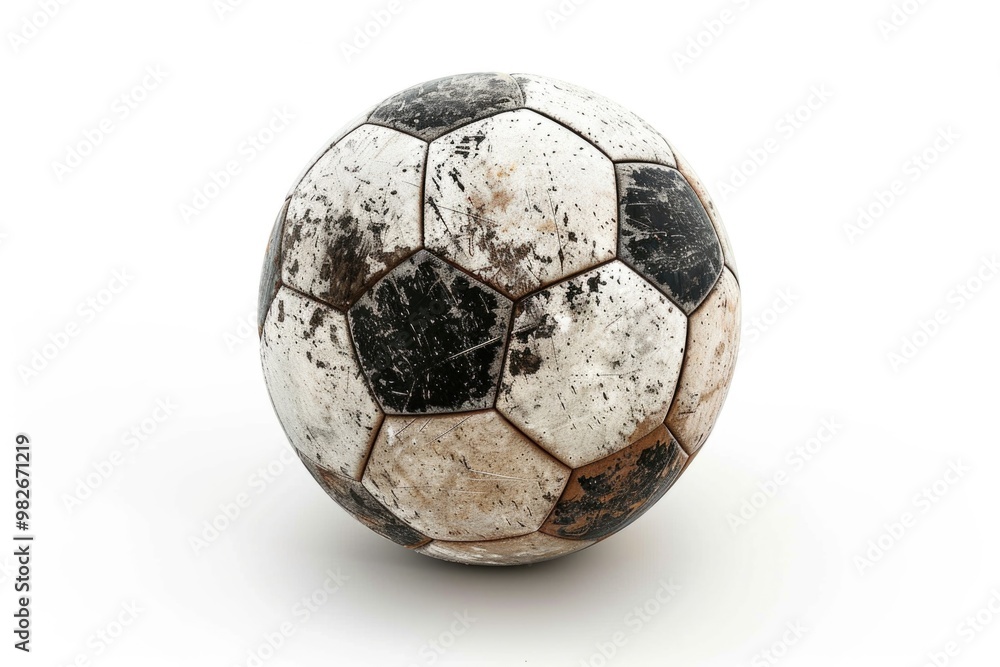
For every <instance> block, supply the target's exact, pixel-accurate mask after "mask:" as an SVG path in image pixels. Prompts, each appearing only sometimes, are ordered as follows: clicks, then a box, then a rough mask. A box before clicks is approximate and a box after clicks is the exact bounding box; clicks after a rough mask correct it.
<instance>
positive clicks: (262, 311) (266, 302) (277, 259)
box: [257, 200, 288, 335]
mask: <svg viewBox="0 0 1000 667" xmlns="http://www.w3.org/2000/svg"><path fill="white" fill-rule="evenodd" d="M287 212H288V200H285V205H284V206H282V207H281V213H279V214H278V219H277V220H276V221H275V223H274V229H272V230H271V239H270V240H269V241H268V242H267V250H266V251H265V253H264V268H263V269H262V270H261V272H260V290H259V292H258V294H257V332H258V333H259V334H261V335H263V333H264V320H266V319H267V311H268V310H269V309H270V308H271V302H272V301H274V297H275V295H276V294H277V293H278V290H279V289H280V288H281V236H282V230H283V229H284V226H285V214H286V213H287Z"/></svg>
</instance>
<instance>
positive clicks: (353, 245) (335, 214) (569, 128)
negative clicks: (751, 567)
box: [259, 74, 740, 565]
mask: <svg viewBox="0 0 1000 667" xmlns="http://www.w3.org/2000/svg"><path fill="white" fill-rule="evenodd" d="M739 302H740V288H739V284H738V278H737V274H736V268H735V265H734V263H733V255H732V252H731V250H730V246H729V243H728V241H727V238H726V233H725V231H724V230H723V227H722V224H721V222H720V220H719V217H718V215H717V213H716V211H715V208H714V207H713V205H712V203H711V201H709V197H708V194H707V193H706V191H705V188H704V187H703V186H702V185H701V183H700V182H699V181H698V179H697V177H696V176H695V175H694V174H693V173H692V171H691V169H690V168H689V167H688V165H687V164H686V163H685V162H684V161H683V159H682V158H681V157H680V155H679V154H678V153H677V151H676V150H674V148H673V146H672V145H671V144H669V143H668V142H667V141H666V140H665V139H664V138H663V137H662V136H661V135H660V134H659V133H657V132H656V130H654V129H653V128H652V127H650V126H649V125H648V124H647V123H645V122H644V121H642V120H641V119H640V118H638V117H637V116H636V115H634V114H632V113H630V112H629V111H627V110H625V109H623V108H622V107H620V106H618V105H617V104H615V103H613V102H611V101H609V100H607V99H605V98H603V97H600V96H598V95H595V94H594V93H591V92H588V91H586V90H584V89H582V88H578V87H576V86H573V85H569V84H566V83H561V82H558V81H554V80H551V79H547V78H542V77H539V76H528V75H513V76H508V75H506V74H467V75H460V76H453V77H448V78H444V79H439V80H436V81H431V82H428V83H425V84H422V85H419V86H415V87H413V88H410V89H408V90H405V91H403V92H402V93H399V94H398V95H395V96H393V97H390V98H389V99H387V100H386V101H384V102H382V103H381V104H379V105H378V106H376V107H374V108H373V109H371V110H369V111H367V112H366V113H365V114H363V115H362V116H361V117H359V118H358V119H356V120H355V121H353V122H352V123H350V124H349V125H348V126H347V127H346V128H345V129H344V130H343V131H342V132H340V133H339V134H338V135H337V136H336V137H335V138H334V139H333V140H332V141H331V142H329V143H328V145H327V146H326V147H324V149H323V151H322V152H321V153H320V155H319V156H318V157H317V158H315V159H314V160H313V161H312V162H311V163H310V164H309V166H308V167H307V169H306V171H305V172H304V174H303V175H302V176H301V177H300V178H299V179H298V181H297V182H296V183H295V185H294V187H293V189H292V191H291V192H290V193H289V195H288V198H287V200H286V201H285V203H284V206H283V208H282V210H281V214H280V215H279V217H278V220H277V223H276V225H275V226H274V231H273V232H272V234H271V240H270V243H269V245H268V250H267V255H266V259H265V264H264V271H263V276H262V280H261V288H260V316H259V325H260V331H261V356H262V361H263V368H264V375H265V379H266V382H267V387H268V390H269V391H270V395H271V400H272V402H273V404H274V409H275V411H276V412H277V415H278V418H279V420H280V421H281V424H282V426H283V427H284V430H285V433H286V434H287V436H288V439H289V440H290V441H291V444H292V445H293V446H294V447H295V450H296V451H297V452H298V455H299V456H300V458H301V459H302V461H303V463H304V464H305V466H306V467H307V468H308V469H309V471H310V472H311V473H312V475H313V477H314V478H315V479H316V481H317V482H318V483H319V484H320V485H321V486H322V487H323V489H325V490H326V492H327V493H328V494H329V495H330V496H332V497H333V499H334V500H336V501H337V502H338V503H339V504H340V505H341V506H342V507H343V508H344V509H346V510H347V511H348V512H350V513H351V514H352V515H354V516H355V517H356V518H357V519H359V520H360V521H361V522H363V523H364V524H365V525H367V526H368V527H369V528H371V529H372V530H374V531H376V532H377V533H379V534H381V535H383V536H384V537H387V538H389V539H391V540H393V541H395V542H397V543H399V544H401V545H403V546H405V547H408V548H410V549H413V550H416V551H418V552H420V553H422V554H426V555H428V556H434V557H437V558H442V559H446V560H452V561H457V562H461V563H477V564H489V565H511V564H522V563H532V562H536V561H541V560H545V559H550V558H555V557H557V556H562V555H565V554H569V553H572V552H575V551H579V550H580V549H583V548H585V547H588V546H590V545H592V544H594V543H596V542H598V541H600V540H602V539H604V538H606V537H608V536H610V535H612V534H613V533H615V532H617V531H618V530H620V529H622V528H623V527H625V526H626V525H628V524H630V523H631V522H632V521H634V520H635V519H636V518H637V517H639V516H640V515H641V514H642V513H643V512H645V511H646V510H647V509H649V508H650V507H651V506H652V505H653V504H654V503H655V502H656V501H657V500H658V499H659V498H660V497H662V496H663V494H664V493H666V491H667V490H668V489H669V488H670V487H671V485H672V484H673V483H674V482H675V481H676V480H677V478H678V477H679V476H680V474H681V473H682V472H683V471H684V470H685V468H686V467H687V466H688V465H689V464H690V463H691V461H692V460H693V458H694V456H695V454H697V453H698V451H699V450H700V448H701V447H702V445H703V443H704V442H705V439H706V438H707V437H708V435H709V432H710V431H711V430H712V427H713V425H714V423H715V421H716V418H717V416H718V414H719V411H720V409H721V407H722V404H723V401H724V399H725V396H726V392H727V390H728V387H729V383H730V380H731V378H732V373H733V367H734V364H735V361H736V351H737V347H738V337H739V330H740V306H739Z"/></svg>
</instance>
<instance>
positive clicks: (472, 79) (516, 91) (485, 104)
mask: <svg viewBox="0 0 1000 667" xmlns="http://www.w3.org/2000/svg"><path fill="white" fill-rule="evenodd" d="M523 104H524V95H523V94H522V93H521V88H520V86H518V85H517V82H516V81H514V79H513V78H511V77H510V76H508V75H506V74H498V73H478V74H459V75H457V76H449V77H445V78H443V79H435V80H434V81H429V82H427V83H424V84H421V85H419V86H414V87H413V88H409V89H407V90H404V91H403V92H401V93H399V94H398V95H394V96H393V97H390V98H389V99H387V100H386V101H385V102H383V103H382V104H380V105H379V106H378V107H376V109H375V111H374V112H373V113H372V115H371V116H370V117H369V118H368V122H369V123H375V124H378V125H385V126H387V127H391V128H394V129H397V130H401V131H403V132H408V133H410V134H413V135H416V136H418V137H420V138H421V139H423V140H425V141H433V140H434V139H437V138H438V137H440V136H442V135H444V134H446V133H448V132H450V131H451V130H453V129H455V128H457V127H460V126H462V125H466V124H468V123H471V122H473V121H477V120H480V119H482V118H486V117H487V116H492V115H493V114H496V113H500V112H501V111H510V110H513V109H519V108H520V107H521V106H523Z"/></svg>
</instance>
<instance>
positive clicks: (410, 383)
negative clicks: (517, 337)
mask: <svg viewBox="0 0 1000 667" xmlns="http://www.w3.org/2000/svg"><path fill="white" fill-rule="evenodd" d="M511 305H512V304H511V301H510V300H509V299H508V298H507V297H505V296H503V295H502V294H500V293H499V292H497V291H495V290H494V289H492V288H490V287H487V286H486V285H484V284H482V283H479V282H478V281H476V280H475V279H473V278H471V277H470V276H468V275H467V274H465V273H463V272H462V271H460V270H458V269H456V268H455V267H453V266H451V265H450V264H448V263H447V262H445V261H443V260H441V259H439V258H438V257H436V256H434V255H433V254H431V253H429V252H427V251H426V250H422V251H420V252H419V253H417V254H416V255H414V256H413V257H411V258H410V259H408V260H406V261H405V262H403V263H402V264H401V265H399V266H398V267H396V268H395V269H394V270H393V271H392V272H391V273H389V274H388V275H387V276H385V277H384V278H383V279H382V280H381V281H379V282H378V283H377V284H376V285H375V286H374V287H373V288H372V289H371V290H369V291H368V292H367V293H366V294H365V295H364V296H363V297H362V298H361V299H360V300H359V301H358V302H357V303H356V304H355V305H354V306H353V307H352V308H351V310H350V311H349V312H348V318H349V319H350V323H351V332H352V334H353V336H354V346H355V348H356V350H357V353H358V358H359V359H360V361H361V366H362V368H363V369H364V372H365V374H366V375H367V376H368V380H369V383H370V385H371V388H372V391H373V392H374V394H375V396H376V397H377V398H378V399H379V401H380V402H381V404H382V407H383V408H384V409H385V411H386V412H388V413H392V414H424V413H440V412H465V411H470V410H483V409H487V408H491V407H493V401H494V398H495V395H496V390H497V385H498V383H499V380H500V373H501V368H500V367H501V363H502V361H503V352H504V344H505V340H506V337H507V329H508V326H509V322H510V314H511Z"/></svg>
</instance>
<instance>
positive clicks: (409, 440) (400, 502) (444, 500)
mask: <svg viewBox="0 0 1000 667" xmlns="http://www.w3.org/2000/svg"><path fill="white" fill-rule="evenodd" d="M569 473H570V471H569V468H567V467H566V466H564V465H562V464H561V463H559V461H556V460H555V459H554V458H552V457H551V456H549V455H548V454H546V453H545V452H544V451H542V450H541V449H540V448H539V447H537V446H536V445H535V444H534V443H533V442H531V440H529V439H528V438H526V437H525V436H524V435H523V434H522V433H519V432H518V431H517V429H515V428H513V427H512V426H511V425H510V424H509V423H507V420H506V419H504V418H503V417H502V416H501V415H500V414H498V413H497V412H496V411H495V410H489V411H484V412H475V413H471V414H465V415H451V416H439V417H422V418H421V417H387V418H386V420H385V423H384V424H383V425H382V429H381V431H380V433H379V436H378V439H377V440H376V441H375V447H374V448H373V449H372V453H371V459H370V460H369V461H368V467H367V469H366V470H365V475H364V479H363V480H362V483H363V484H364V486H365V488H366V489H368V491H369V492H371V494H372V495H373V496H375V498H377V499H378V500H379V501H380V502H381V503H382V504H383V505H385V506H386V507H387V508H389V511H390V512H392V513H393V514H395V515H396V516H397V517H398V518H399V519H401V520H402V521H404V522H405V523H406V524H407V525H409V526H410V527H412V528H413V529H415V530H418V531H420V532H421V533H422V534H424V535H426V536H428V537H430V538H432V539H436V540H449V541H480V540H494V539H506V538H510V537H518V536H520V535H527V534H529V533H533V532H535V531H536V530H538V528H539V527H540V526H541V525H542V522H543V521H545V518H546V517H547V516H548V514H549V512H551V511H552V508H553V507H555V503H556V500H558V498H559V495H560V494H561V493H562V491H563V488H564V487H565V486H566V482H567V480H568V479H569Z"/></svg>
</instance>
